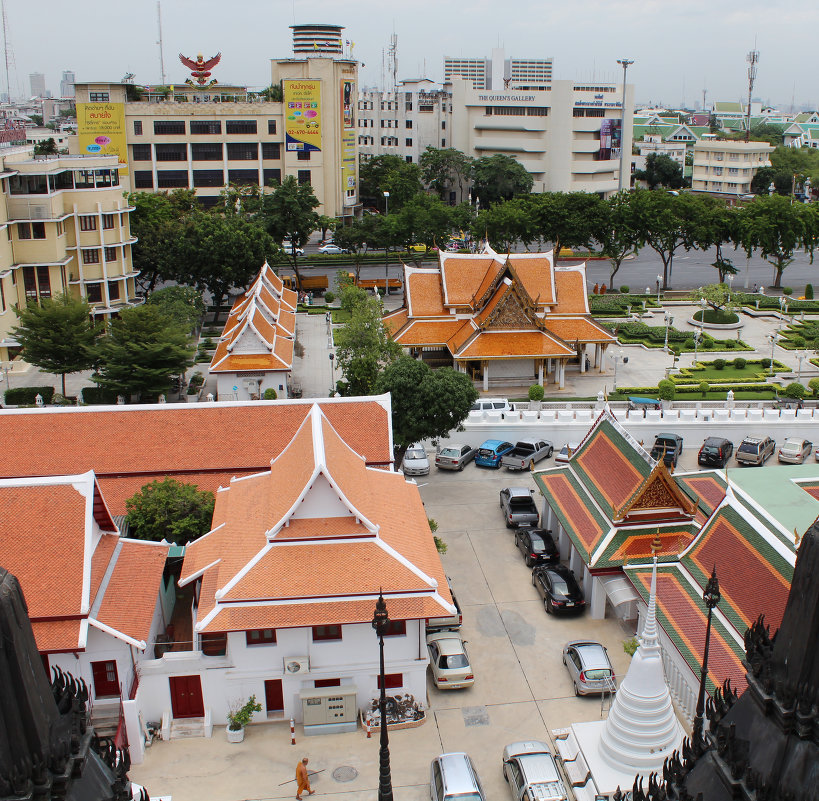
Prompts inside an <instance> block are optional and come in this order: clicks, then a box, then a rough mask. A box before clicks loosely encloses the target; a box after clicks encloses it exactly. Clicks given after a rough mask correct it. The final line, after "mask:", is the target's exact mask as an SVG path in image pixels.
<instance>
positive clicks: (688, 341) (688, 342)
mask: <svg viewBox="0 0 819 801" xmlns="http://www.w3.org/2000/svg"><path fill="white" fill-rule="evenodd" d="M694 344H695V343H694V340H693V339H686V340H685V342H683V347H684V348H685V349H686V350H694Z"/></svg>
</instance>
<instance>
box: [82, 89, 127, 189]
mask: <svg viewBox="0 0 819 801" xmlns="http://www.w3.org/2000/svg"><path fill="white" fill-rule="evenodd" d="M77 132H78V134H79V142H80V153H82V154H83V155H86V154H93V155H99V156H116V157H117V158H118V159H119V174H120V175H128V145H127V143H126V141H125V104H124V103H77Z"/></svg>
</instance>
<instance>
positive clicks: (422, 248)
mask: <svg viewBox="0 0 819 801" xmlns="http://www.w3.org/2000/svg"><path fill="white" fill-rule="evenodd" d="M407 250H411V251H412V252H413V253H426V252H427V251H430V252H431V251H433V250H434V251H437V250H438V248H436V247H435V246H434V245H433V246H432V247H429V248H428V247H427V246H426V245H425V244H424V243H423V242H415V243H414V244H412V245H410V246H409V247H408V248H407Z"/></svg>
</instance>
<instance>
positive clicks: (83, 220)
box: [0, 147, 140, 362]
mask: <svg viewBox="0 0 819 801" xmlns="http://www.w3.org/2000/svg"><path fill="white" fill-rule="evenodd" d="M131 211H133V207H131V206H129V205H128V203H127V201H126V199H125V198H124V197H123V187H122V184H121V182H120V177H119V169H118V165H117V159H116V157H115V156H101V155H88V156H48V157H45V156H38V157H37V158H33V157H32V150H31V148H28V147H16V148H6V149H3V150H0V361H4V362H5V361H9V360H11V359H13V358H14V356H15V355H16V354H17V352H18V350H19V345H18V343H17V341H16V340H15V339H14V336H13V335H12V333H11V329H12V328H13V327H14V326H16V325H17V316H16V315H15V313H14V307H15V306H19V307H23V306H25V305H26V304H27V303H28V302H29V301H39V300H42V299H44V298H50V297H52V296H55V295H59V294H62V293H66V292H67V293H69V294H71V295H74V296H75V297H82V298H85V299H86V300H87V301H88V303H89V304H90V305H91V307H92V308H93V310H94V314H96V315H99V316H102V317H110V316H112V315H115V314H117V313H118V312H119V311H120V310H121V309H123V308H126V307H128V306H133V305H136V304H138V303H139V302H140V301H139V299H138V298H137V293H136V285H135V279H136V276H137V273H136V272H135V271H134V269H133V262H132V258H131V247H132V245H133V244H134V242H135V241H136V240H135V239H134V238H133V237H132V236H131V230H130V224H129V215H130V213H131Z"/></svg>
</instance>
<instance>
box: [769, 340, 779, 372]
mask: <svg viewBox="0 0 819 801" xmlns="http://www.w3.org/2000/svg"><path fill="white" fill-rule="evenodd" d="M768 339H770V340H771V375H773V374H774V348H775V347H776V340H777V339H779V334H777V333H776V331H774V332H773V333H771V334H768Z"/></svg>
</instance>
